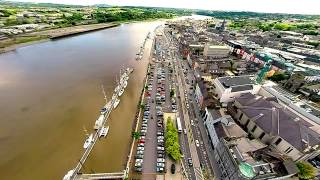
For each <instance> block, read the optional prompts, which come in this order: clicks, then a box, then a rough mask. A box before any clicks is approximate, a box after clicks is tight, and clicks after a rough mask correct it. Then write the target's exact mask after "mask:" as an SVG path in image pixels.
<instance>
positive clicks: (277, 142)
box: [274, 138, 282, 146]
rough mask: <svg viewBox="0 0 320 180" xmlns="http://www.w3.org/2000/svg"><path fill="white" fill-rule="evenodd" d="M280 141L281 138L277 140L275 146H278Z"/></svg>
mask: <svg viewBox="0 0 320 180" xmlns="http://www.w3.org/2000/svg"><path fill="white" fill-rule="evenodd" d="M281 141H282V139H281V138H279V139H277V141H276V142H275V143H274V144H275V145H276V146H278V144H280V143H281Z"/></svg>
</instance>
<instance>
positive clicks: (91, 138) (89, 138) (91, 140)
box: [83, 134, 93, 149]
mask: <svg viewBox="0 0 320 180" xmlns="http://www.w3.org/2000/svg"><path fill="white" fill-rule="evenodd" d="M91 143H93V134H90V136H89V137H88V138H87V139H86V141H85V142H84V144H83V148H84V149H87V148H88V147H89V146H90V144H91Z"/></svg>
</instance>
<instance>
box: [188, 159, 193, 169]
mask: <svg viewBox="0 0 320 180" xmlns="http://www.w3.org/2000/svg"><path fill="white" fill-rule="evenodd" d="M188 164H189V166H190V167H192V166H193V163H192V159H191V158H188Z"/></svg>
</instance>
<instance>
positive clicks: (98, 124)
mask: <svg viewBox="0 0 320 180" xmlns="http://www.w3.org/2000/svg"><path fill="white" fill-rule="evenodd" d="M104 118H105V117H104V115H103V114H101V115H100V116H99V117H98V119H97V120H96V122H95V123H94V127H93V128H94V129H95V130H97V129H99V128H100V127H101V126H102V124H103V121H104Z"/></svg>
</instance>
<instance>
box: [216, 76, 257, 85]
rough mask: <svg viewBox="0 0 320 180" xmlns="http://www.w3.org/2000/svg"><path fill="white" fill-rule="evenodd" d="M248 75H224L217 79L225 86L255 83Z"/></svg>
mask: <svg viewBox="0 0 320 180" xmlns="http://www.w3.org/2000/svg"><path fill="white" fill-rule="evenodd" d="M249 77H250V76H226V77H220V78H218V80H219V81H220V83H221V84H222V85H223V86H224V87H225V88H229V87H234V86H243V85H252V84H256V82H255V81H254V80H251V79H250V78H249Z"/></svg>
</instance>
